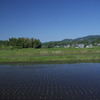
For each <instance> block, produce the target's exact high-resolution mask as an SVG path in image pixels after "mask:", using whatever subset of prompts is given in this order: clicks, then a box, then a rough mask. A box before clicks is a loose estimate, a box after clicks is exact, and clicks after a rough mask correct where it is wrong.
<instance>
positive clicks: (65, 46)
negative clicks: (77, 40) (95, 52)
mask: <svg viewBox="0 0 100 100" xmlns="http://www.w3.org/2000/svg"><path fill="white" fill-rule="evenodd" d="M55 47H56V48H57V47H64V48H69V47H74V48H92V47H93V45H92V44H89V45H85V44H72V45H70V44H68V45H61V46H55Z"/></svg>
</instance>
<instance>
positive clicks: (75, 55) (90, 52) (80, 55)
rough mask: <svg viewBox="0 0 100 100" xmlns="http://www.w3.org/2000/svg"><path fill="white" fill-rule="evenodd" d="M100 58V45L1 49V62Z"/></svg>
mask: <svg viewBox="0 0 100 100" xmlns="http://www.w3.org/2000/svg"><path fill="white" fill-rule="evenodd" d="M96 59H100V47H94V48H41V49H32V48H28V49H13V50H12V49H0V62H49V61H71V60H96Z"/></svg>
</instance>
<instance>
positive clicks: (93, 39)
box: [43, 35, 100, 47]
mask: <svg viewBox="0 0 100 100" xmlns="http://www.w3.org/2000/svg"><path fill="white" fill-rule="evenodd" d="M77 43H84V44H90V43H92V44H93V43H100V35H89V36H85V37H79V38H76V39H64V40H62V41H50V42H45V43H43V46H46V47H47V46H49V45H50V46H57V45H67V44H77Z"/></svg>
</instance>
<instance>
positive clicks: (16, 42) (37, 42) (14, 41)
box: [0, 38, 42, 48]
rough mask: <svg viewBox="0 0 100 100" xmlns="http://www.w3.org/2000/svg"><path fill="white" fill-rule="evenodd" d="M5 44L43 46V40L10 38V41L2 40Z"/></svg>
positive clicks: (30, 46) (28, 46) (24, 46)
mask: <svg viewBox="0 0 100 100" xmlns="http://www.w3.org/2000/svg"><path fill="white" fill-rule="evenodd" d="M0 44H2V45H3V46H11V47H13V48H41V45H42V44H41V42H40V40H38V39H34V38H31V39H29V38H9V40H8V41H3V42H0Z"/></svg>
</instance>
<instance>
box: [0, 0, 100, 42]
mask: <svg viewBox="0 0 100 100" xmlns="http://www.w3.org/2000/svg"><path fill="white" fill-rule="evenodd" d="M87 35H100V0H0V40H7V39H9V38H11V37H29V38H31V37H34V38H37V39H40V41H41V42H47V41H57V40H63V39H66V38H68V39H70V38H71V39H74V38H78V37H83V36H87Z"/></svg>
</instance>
